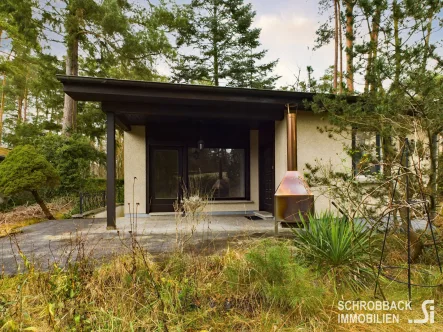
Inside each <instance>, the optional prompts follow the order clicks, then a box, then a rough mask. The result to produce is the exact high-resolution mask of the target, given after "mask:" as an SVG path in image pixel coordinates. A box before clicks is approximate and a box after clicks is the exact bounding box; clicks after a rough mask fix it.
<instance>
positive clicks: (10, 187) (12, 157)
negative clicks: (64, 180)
mask: <svg viewBox="0 0 443 332" xmlns="http://www.w3.org/2000/svg"><path fill="white" fill-rule="evenodd" d="M59 181H60V178H59V175H58V173H57V171H56V169H55V168H54V167H53V166H52V165H51V163H49V162H48V161H47V160H46V158H45V157H44V156H43V155H41V154H39V153H38V152H37V151H36V150H35V149H34V147H32V146H31V145H23V146H17V147H16V148H15V149H14V150H12V151H11V153H9V154H8V156H7V157H6V159H5V160H4V161H3V162H2V163H1V164H0V193H2V194H4V195H6V196H8V195H11V194H15V193H20V192H23V191H28V192H30V193H31V194H32V196H34V199H35V201H36V202H37V203H38V204H39V205H40V207H41V209H42V211H43V212H44V214H45V216H46V217H47V218H49V219H54V216H53V215H52V214H51V212H50V211H49V209H48V208H47V206H46V204H45V203H44V201H43V199H42V198H41V196H40V194H39V190H41V189H42V188H51V187H52V188H53V187H56V186H57V185H58V184H59Z"/></svg>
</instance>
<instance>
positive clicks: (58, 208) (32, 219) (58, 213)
mask: <svg viewBox="0 0 443 332" xmlns="http://www.w3.org/2000/svg"><path fill="white" fill-rule="evenodd" d="M47 206H48V209H49V210H50V211H51V212H52V213H53V215H54V216H55V217H56V219H58V218H61V217H63V216H64V215H65V213H67V212H69V211H70V210H71V209H72V207H73V206H74V198H72V197H69V196H66V197H58V198H54V199H53V200H52V201H51V202H50V203H48V204H47ZM43 220H47V218H46V217H45V215H44V213H43V211H42V210H41V208H40V206H39V205H38V204H26V205H22V206H18V207H15V208H13V209H12V210H10V211H3V212H0V237H2V236H6V235H8V234H11V233H14V232H16V231H17V230H18V229H20V228H21V227H24V226H29V225H32V224H35V223H38V222H40V221H43Z"/></svg>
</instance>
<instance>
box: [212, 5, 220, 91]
mask: <svg viewBox="0 0 443 332" xmlns="http://www.w3.org/2000/svg"><path fill="white" fill-rule="evenodd" d="M213 15H214V17H213V18H214V22H215V25H216V26H215V29H214V34H213V35H212V47H213V48H214V57H213V58H214V65H213V68H214V85H215V86H219V77H218V75H219V68H218V65H219V64H218V45H217V40H216V38H217V15H218V13H217V5H214V7H213Z"/></svg>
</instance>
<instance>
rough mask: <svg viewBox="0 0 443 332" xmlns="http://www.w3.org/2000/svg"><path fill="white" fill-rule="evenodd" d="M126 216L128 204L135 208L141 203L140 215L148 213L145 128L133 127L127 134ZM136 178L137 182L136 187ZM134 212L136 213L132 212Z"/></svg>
mask: <svg viewBox="0 0 443 332" xmlns="http://www.w3.org/2000/svg"><path fill="white" fill-rule="evenodd" d="M124 148H125V162H124V165H125V214H127V213H129V206H128V202H129V203H131V210H132V208H133V198H132V197H133V192H134V203H135V204H136V203H139V204H140V205H139V207H138V209H137V211H138V213H146V135H145V127H144V126H133V127H132V128H131V131H129V132H125V135H124ZM134 177H136V178H137V179H136V180H135V185H134ZM131 212H134V211H131Z"/></svg>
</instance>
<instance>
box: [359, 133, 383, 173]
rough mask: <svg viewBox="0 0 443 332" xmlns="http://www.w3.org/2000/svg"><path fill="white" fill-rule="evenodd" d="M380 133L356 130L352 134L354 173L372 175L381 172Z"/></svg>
mask: <svg viewBox="0 0 443 332" xmlns="http://www.w3.org/2000/svg"><path fill="white" fill-rule="evenodd" d="M380 146H381V144H380V135H378V134H374V133H371V132H362V131H354V134H353V135H352V168H353V170H354V175H371V174H375V173H379V172H380V163H381V148H380Z"/></svg>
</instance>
